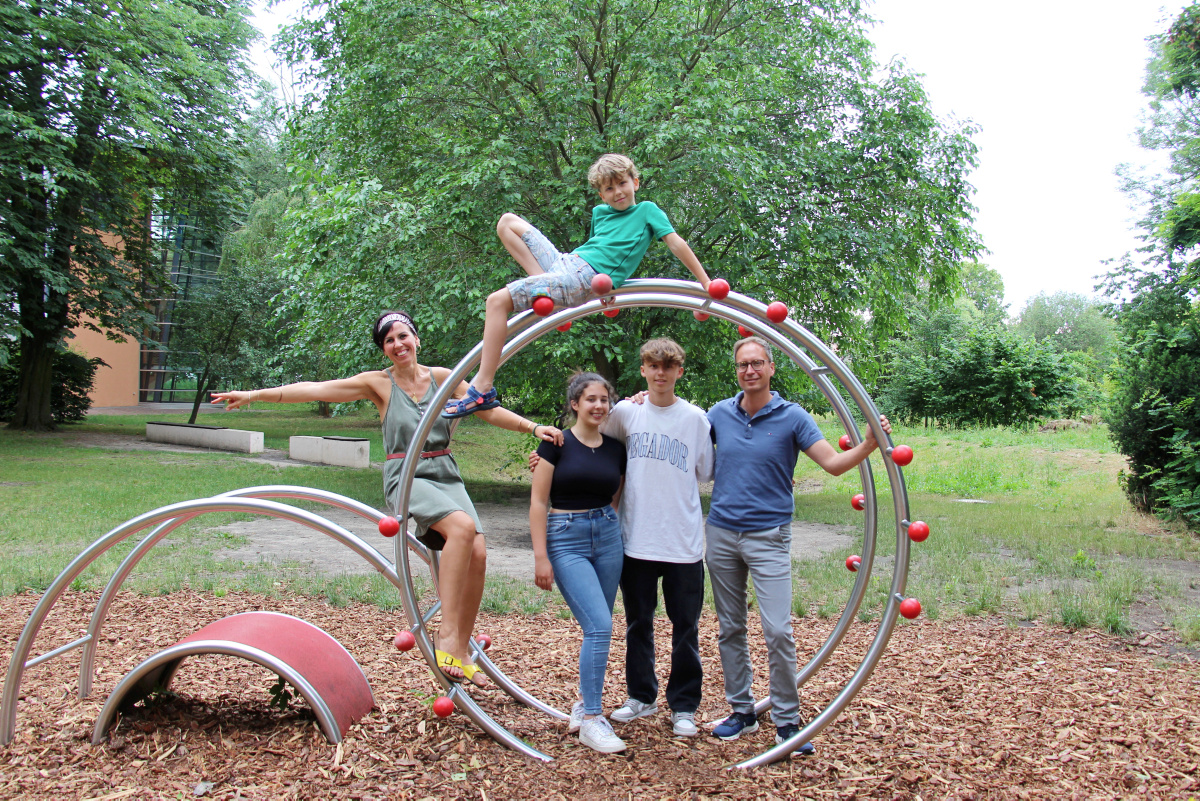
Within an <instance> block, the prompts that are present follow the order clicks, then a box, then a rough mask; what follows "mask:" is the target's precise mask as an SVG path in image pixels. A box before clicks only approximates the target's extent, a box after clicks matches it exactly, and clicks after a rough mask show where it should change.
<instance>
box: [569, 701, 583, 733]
mask: <svg viewBox="0 0 1200 801" xmlns="http://www.w3.org/2000/svg"><path fill="white" fill-rule="evenodd" d="M581 725H583V701H576V702H575V706H573V707H571V720H570V721H568V722H567V734H574V733H575V732H577V731H579V727H580V726H581Z"/></svg>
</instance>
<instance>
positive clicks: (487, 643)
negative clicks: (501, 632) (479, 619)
mask: <svg viewBox="0 0 1200 801" xmlns="http://www.w3.org/2000/svg"><path fill="white" fill-rule="evenodd" d="M475 642H477V643H479V647H480V648H482V649H483V650H485V651H486V650H487V649H489V648H491V647H492V635H490V634H480V635H479V636H478V637H476V638H475Z"/></svg>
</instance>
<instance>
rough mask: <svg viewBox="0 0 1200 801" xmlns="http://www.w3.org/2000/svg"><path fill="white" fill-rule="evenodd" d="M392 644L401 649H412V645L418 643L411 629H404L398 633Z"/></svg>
mask: <svg viewBox="0 0 1200 801" xmlns="http://www.w3.org/2000/svg"><path fill="white" fill-rule="evenodd" d="M392 644H393V645H395V646H396V648H398V649H399V650H401V651H411V650H412V647H413V646H414V645H416V644H417V638H416V637H414V636H413V633H412V632H411V631H402V632H400V633H399V634H397V635H396V639H394V640H392Z"/></svg>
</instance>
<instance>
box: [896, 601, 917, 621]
mask: <svg viewBox="0 0 1200 801" xmlns="http://www.w3.org/2000/svg"><path fill="white" fill-rule="evenodd" d="M900 614H901V615H903V616H904V617H906V618H908V619H909V620H912V619H913V618H915V617H917V615H919V614H921V602H920V601H918V600H917V599H916V598H905V599H904V600H903V601H901V602H900Z"/></svg>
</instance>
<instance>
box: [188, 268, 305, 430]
mask: <svg viewBox="0 0 1200 801" xmlns="http://www.w3.org/2000/svg"><path fill="white" fill-rule="evenodd" d="M282 289H283V283H282V279H281V278H280V277H279V274H278V273H277V272H276V271H275V270H274V269H271V268H262V267H259V268H257V269H256V268H255V266H254V265H253V263H247V264H246V265H244V266H243V265H234V266H230V267H226V268H224V269H222V270H221V271H220V275H219V280H217V281H213V282H210V283H208V284H207V285H205V286H204V287H203V288H202V289H201V290H200V291H199V292H197V293H196V294H195V295H193V296H192V297H190V298H189V299H188V300H187V301H186V302H177V303H176V306H175V314H174V319H173V322H174V324H175V333H174V335H173V336H172V338H171V348H172V349H173V350H176V351H179V352H180V353H186V354H188V357H187V358H188V359H189V361H190V367H191V369H192V370H193V375H194V376H195V379H196V390H197V392H196V398H195V401H194V402H193V404H192V416H191V419H190V420H189V422H192V423H194V422H196V412H197V410H198V407H199V405H200V404H201V403H207V402H208V399H209V393H210V392H214V391H216V390H218V389H220V388H224V387H247V386H270V385H273V384H277V383H279V374H278V371H276V370H273V369H271V366H270V365H271V363H272V361H273V360H274V359H275V357H276V355H277V354H278V353H279V352H280V351H281V350H282V349H283V345H284V343H285V341H286V340H285V336H286V331H284V330H282V329H281V328H279V327H278V326H277V325H276V324H275V322H274V320H273V316H274V315H273V312H272V310H271V306H270V303H271V299H272V298H273V297H275V295H277V294H278V293H279V292H280V291H282Z"/></svg>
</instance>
